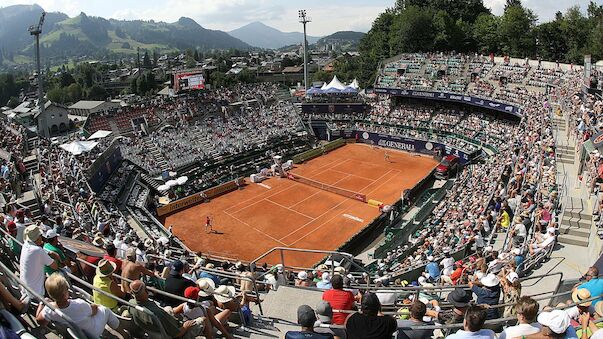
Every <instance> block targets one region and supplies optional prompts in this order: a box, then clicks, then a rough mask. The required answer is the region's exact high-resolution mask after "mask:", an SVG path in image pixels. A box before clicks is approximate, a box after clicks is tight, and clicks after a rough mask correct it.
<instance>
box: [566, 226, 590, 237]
mask: <svg viewBox="0 0 603 339" xmlns="http://www.w3.org/2000/svg"><path fill="white" fill-rule="evenodd" d="M559 235H574V236H576V237H580V238H585V239H588V237H590V232H589V230H587V229H584V228H575V227H568V226H561V227H559Z"/></svg>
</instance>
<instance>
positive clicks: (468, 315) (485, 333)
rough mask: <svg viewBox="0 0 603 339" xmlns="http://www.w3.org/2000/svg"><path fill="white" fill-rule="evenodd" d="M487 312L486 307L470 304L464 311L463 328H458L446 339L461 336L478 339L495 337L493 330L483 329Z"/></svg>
mask: <svg viewBox="0 0 603 339" xmlns="http://www.w3.org/2000/svg"><path fill="white" fill-rule="evenodd" d="M486 317H487V312H486V308H485V307H484V306H481V305H471V306H469V307H468V308H467V311H466V312H465V321H464V322H463V329H462V330H458V331H457V332H456V333H455V334H452V335H449V336H448V339H463V338H478V339H495V338H496V334H494V331H492V330H489V329H485V328H483V327H484V323H485V322H486Z"/></svg>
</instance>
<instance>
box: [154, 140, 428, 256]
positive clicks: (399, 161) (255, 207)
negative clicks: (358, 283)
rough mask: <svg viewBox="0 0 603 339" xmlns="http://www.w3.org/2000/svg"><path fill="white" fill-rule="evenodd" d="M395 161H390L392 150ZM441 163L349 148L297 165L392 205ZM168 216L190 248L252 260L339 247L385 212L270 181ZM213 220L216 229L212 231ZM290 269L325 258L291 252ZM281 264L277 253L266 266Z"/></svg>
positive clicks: (307, 172) (320, 178)
mask: <svg viewBox="0 0 603 339" xmlns="http://www.w3.org/2000/svg"><path fill="white" fill-rule="evenodd" d="M386 152H387V154H388V155H389V158H390V159H389V161H387V160H386V159H385V153H386ZM436 164H437V162H436V161H435V160H433V159H432V158H429V157H423V156H416V155H413V154H409V153H405V152H398V151H394V150H387V151H386V150H385V149H381V148H373V147H371V146H368V145H364V144H348V145H345V146H343V147H341V148H339V149H336V150H334V151H332V152H330V153H328V154H326V155H323V156H320V157H318V158H315V159H313V160H310V161H308V162H306V163H304V164H300V165H296V166H295V168H294V169H293V170H292V172H293V173H296V174H298V175H300V176H304V177H306V178H310V179H314V180H316V181H319V182H321V183H325V184H329V185H333V186H336V187H339V188H344V189H348V190H351V191H355V192H359V193H363V194H366V196H367V200H368V199H375V200H378V201H381V202H383V203H385V204H393V203H395V202H396V201H398V200H399V199H400V195H401V192H402V191H403V190H405V189H407V188H412V187H413V186H415V185H416V184H417V183H418V182H419V181H420V180H421V179H423V178H424V177H425V176H426V175H427V174H428V173H429V172H430V171H431V170H432V169H433V168H434V167H435V166H436ZM246 183H247V185H246V186H245V188H243V189H241V190H238V191H234V192H230V193H228V194H225V195H222V196H220V197H217V198H214V199H212V200H211V201H209V202H208V203H202V204H199V205H196V206H193V207H190V208H188V209H186V210H182V211H179V212H176V213H174V214H171V215H169V216H167V217H166V218H165V220H164V224H165V225H166V226H169V225H174V228H173V232H174V234H175V235H176V236H178V238H180V239H181V240H182V241H183V242H184V243H185V244H186V245H187V246H188V247H189V248H190V249H191V250H193V251H201V252H203V253H204V254H205V255H210V256H211V255H215V256H221V257H226V258H237V259H240V260H243V261H251V260H254V259H255V258H257V257H258V256H260V255H261V254H263V253H264V252H266V251H268V250H269V249H271V248H273V247H279V246H280V247H296V248H306V249H320V250H335V249H337V248H339V247H340V246H341V245H343V244H344V243H345V242H346V241H347V240H349V239H350V238H351V237H352V236H354V235H355V234H356V233H358V232H360V231H361V230H362V229H363V228H365V227H366V226H368V225H369V224H370V223H371V221H372V220H374V219H375V218H376V217H377V216H378V215H379V213H380V212H379V209H378V208H376V207H372V206H370V205H368V204H367V203H363V202H360V201H357V200H354V199H350V198H346V197H343V196H340V195H337V194H335V193H331V192H327V191H324V190H321V189H318V188H314V187H311V186H308V185H306V184H301V183H298V182H295V181H292V180H290V179H282V178H270V179H268V180H265V181H263V182H262V183H261V184H254V183H251V182H249V180H247V181H246ZM207 216H210V218H211V221H212V225H213V229H214V232H212V233H205V218H206V217H207ZM284 256H285V258H284V259H285V264H286V265H287V266H297V267H310V266H312V265H314V264H315V263H316V262H317V261H319V260H320V259H321V258H322V257H324V255H322V254H316V255H309V254H307V253H298V252H285V254H284ZM264 261H266V262H269V263H277V262H280V254H276V253H275V254H274V255H271V256H269V257H267V258H266V259H265V260H261V261H260V262H264Z"/></svg>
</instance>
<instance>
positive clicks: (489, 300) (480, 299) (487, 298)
mask: <svg viewBox="0 0 603 339" xmlns="http://www.w3.org/2000/svg"><path fill="white" fill-rule="evenodd" d="M480 284H481V285H482V286H481V287H480V286H477V285H475V283H474V282H473V281H470V282H469V287H470V288H471V291H472V292H473V293H475V295H477V303H478V304H487V305H490V306H496V305H498V302H499V300H500V279H498V277H497V276H496V275H494V274H493V273H488V274H487V275H486V276H485V277H483V278H482V279H481V280H480ZM487 315H488V319H496V318H498V308H489V309H488V311H487Z"/></svg>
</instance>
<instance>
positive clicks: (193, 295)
mask: <svg viewBox="0 0 603 339" xmlns="http://www.w3.org/2000/svg"><path fill="white" fill-rule="evenodd" d="M184 297H185V298H188V299H193V300H197V298H198V297H199V287H193V286H189V287H187V288H186V289H185V290H184Z"/></svg>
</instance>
